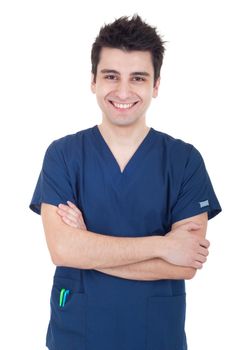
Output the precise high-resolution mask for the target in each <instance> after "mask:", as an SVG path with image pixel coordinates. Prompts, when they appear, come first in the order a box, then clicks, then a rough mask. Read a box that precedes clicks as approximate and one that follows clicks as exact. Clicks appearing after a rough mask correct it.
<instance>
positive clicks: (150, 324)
mask: <svg viewBox="0 0 232 350" xmlns="http://www.w3.org/2000/svg"><path fill="white" fill-rule="evenodd" d="M147 307H148V308H147V350H187V343H186V335H185V330H184V326H185V311H186V296H185V294H184V295H178V296H170V297H169V296H167V297H155V296H152V297H148V303H147Z"/></svg>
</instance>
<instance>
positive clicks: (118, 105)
mask: <svg viewBox="0 0 232 350" xmlns="http://www.w3.org/2000/svg"><path fill="white" fill-rule="evenodd" d="M109 102H110V103H111V104H112V105H113V106H114V107H115V108H117V109H124V110H126V109H130V108H132V107H133V106H134V105H136V103H138V101H136V102H133V103H116V102H113V101H110V100H109Z"/></svg>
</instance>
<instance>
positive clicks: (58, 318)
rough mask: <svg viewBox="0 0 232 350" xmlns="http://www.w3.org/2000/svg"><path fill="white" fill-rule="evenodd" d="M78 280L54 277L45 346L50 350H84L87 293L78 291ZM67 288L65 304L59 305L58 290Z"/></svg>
mask: <svg viewBox="0 0 232 350" xmlns="http://www.w3.org/2000/svg"><path fill="white" fill-rule="evenodd" d="M78 283H79V282H78V281H75V280H71V279H68V278H62V277H54V283H53V286H52V291H51V299H50V305H51V318H50V322H49V327H48V331H47V338H46V346H47V347H48V348H49V349H51V350H67V349H68V350H76V349H78V350H85V335H86V307H87V295H86V294H85V293H80V292H79V291H78ZM62 288H65V289H69V291H70V293H69V295H68V297H67V300H66V303H65V305H64V306H63V307H62V306H59V301H60V291H61V289H62Z"/></svg>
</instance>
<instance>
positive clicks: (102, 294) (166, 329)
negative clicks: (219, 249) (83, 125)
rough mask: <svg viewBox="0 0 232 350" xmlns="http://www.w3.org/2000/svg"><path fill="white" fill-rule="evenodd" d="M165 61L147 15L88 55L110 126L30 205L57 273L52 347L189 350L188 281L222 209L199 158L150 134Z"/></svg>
mask: <svg viewBox="0 0 232 350" xmlns="http://www.w3.org/2000/svg"><path fill="white" fill-rule="evenodd" d="M163 54H164V42H162V40H161V38H160V36H159V35H158V34H157V31H156V28H153V27H151V26H150V25H148V24H146V23H145V22H144V21H142V20H141V18H140V17H139V16H133V17H132V18H131V19H130V18H128V17H121V18H119V19H117V20H115V21H114V22H113V23H111V24H109V25H105V26H104V27H102V28H101V30H100V33H99V35H98V37H97V38H96V40H95V42H94V44H93V47H92V56H91V58H92V82H91V89H92V92H93V93H94V94H96V98H97V102H98V105H99V107H100V109H101V111H102V122H101V124H100V125H95V126H93V127H90V128H88V129H85V130H80V131H78V132H76V133H75V134H72V135H67V136H64V137H62V138H60V139H58V140H55V141H53V142H52V143H51V144H50V145H49V147H48V149H47V151H46V154H45V157H44V161H43V166H42V170H41V173H40V176H39V179H38V183H37V186H36V188H35V191H34V194H33V198H32V200H31V203H30V208H31V209H32V210H33V211H34V212H36V213H38V214H41V215H42V221H43V226H44V231H45V235H46V240H47V245H48V249H49V251H50V254H51V259H52V261H53V263H54V264H55V265H56V270H55V276H54V281H53V287H52V292H51V319H50V322H49V327H48V331H47V339H46V345H47V347H48V348H49V349H50V350H57V349H59V350H67V349H68V350H74V349H78V350H186V349H187V341H186V335H185V312H186V308H185V305H186V300H185V280H186V279H191V278H193V277H194V276H195V274H196V271H197V270H198V269H201V268H202V266H203V264H204V263H205V262H206V260H207V255H208V253H209V252H208V248H209V241H208V240H207V239H206V238H205V235H206V228H207V221H208V219H211V218H213V217H214V216H215V215H217V214H218V213H219V212H220V211H221V207H220V204H219V202H218V200H217V197H216V195H215V193H214V190H213V187H212V184H211V181H210V179H209V176H208V173H207V171H206V168H205V165H204V161H203V159H202V156H201V155H200V153H199V151H198V150H197V149H196V148H195V147H194V146H192V145H191V144H189V143H186V142H184V141H182V140H178V139H175V138H174V137H171V136H169V135H167V134H165V133H163V132H159V131H157V130H155V129H154V128H152V127H148V126H147V125H146V112H147V109H148V107H149V105H150V103H151V101H152V99H153V98H155V97H157V95H158V89H159V84H160V69H161V66H162V61H163ZM199 312H200V310H199Z"/></svg>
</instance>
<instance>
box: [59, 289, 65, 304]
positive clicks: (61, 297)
mask: <svg viewBox="0 0 232 350" xmlns="http://www.w3.org/2000/svg"><path fill="white" fill-rule="evenodd" d="M64 292H65V288H62V289H61V291H60V302H59V305H60V306H62V303H63V297H64Z"/></svg>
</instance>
